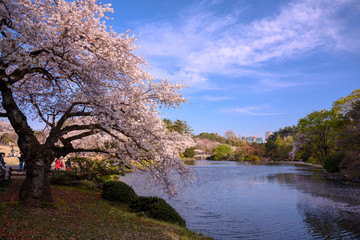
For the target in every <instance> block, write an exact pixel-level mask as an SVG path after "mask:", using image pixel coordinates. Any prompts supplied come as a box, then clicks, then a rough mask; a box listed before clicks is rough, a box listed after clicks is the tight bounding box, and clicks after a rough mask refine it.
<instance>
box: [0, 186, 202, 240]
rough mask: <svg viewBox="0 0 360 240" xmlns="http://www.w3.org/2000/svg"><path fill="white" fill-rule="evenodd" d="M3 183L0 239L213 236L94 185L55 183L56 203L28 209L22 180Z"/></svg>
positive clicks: (0, 203)
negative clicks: (107, 196) (131, 206)
mask: <svg viewBox="0 0 360 240" xmlns="http://www.w3.org/2000/svg"><path fill="white" fill-rule="evenodd" d="M0 184H1V185H2V186H1V187H0V225H1V228H0V239H209V238H205V237H203V236H202V235H197V234H195V233H193V232H191V231H189V230H187V229H186V228H183V227H180V226H177V225H173V224H169V223H164V222H160V221H157V220H154V219H149V218H147V217H146V216H145V214H134V213H131V212H130V211H129V210H128V208H127V206H126V205H119V204H115V203H112V202H108V201H105V200H103V199H102V198H101V192H100V191H98V190H95V189H92V188H85V187H72V186H52V193H53V197H54V203H49V204H44V205H43V206H42V207H41V208H35V209H25V208H23V207H22V205H21V204H20V202H19V198H18V192H19V188H20V185H21V180H12V182H11V183H10V184H9V183H8V184H4V183H0Z"/></svg>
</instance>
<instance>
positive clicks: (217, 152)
mask: <svg viewBox="0 0 360 240" xmlns="http://www.w3.org/2000/svg"><path fill="white" fill-rule="evenodd" d="M213 151H214V159H215V160H223V159H227V158H228V157H229V156H233V155H234V149H233V148H232V147H231V146H229V145H226V144H219V145H217V146H216V147H215V148H214V150H213Z"/></svg>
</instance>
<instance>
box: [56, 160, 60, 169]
mask: <svg viewBox="0 0 360 240" xmlns="http://www.w3.org/2000/svg"><path fill="white" fill-rule="evenodd" d="M60 163H61V160H60V158H57V159H56V160H55V170H60Z"/></svg>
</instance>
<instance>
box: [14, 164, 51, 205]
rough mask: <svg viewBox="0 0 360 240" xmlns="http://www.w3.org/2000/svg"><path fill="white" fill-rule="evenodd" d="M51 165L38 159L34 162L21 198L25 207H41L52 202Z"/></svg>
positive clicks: (29, 169) (29, 170) (30, 167)
mask: <svg viewBox="0 0 360 240" xmlns="http://www.w3.org/2000/svg"><path fill="white" fill-rule="evenodd" d="M50 167H51V165H50V164H46V163H44V161H43V160H41V159H38V160H35V161H32V163H30V166H28V170H27V172H26V179H25V181H24V182H23V184H22V186H21V189H20V192H19V197H20V200H22V202H23V204H24V205H25V206H39V205H41V204H42V203H44V202H52V201H53V198H52V196H51V188H50V182H49V174H50Z"/></svg>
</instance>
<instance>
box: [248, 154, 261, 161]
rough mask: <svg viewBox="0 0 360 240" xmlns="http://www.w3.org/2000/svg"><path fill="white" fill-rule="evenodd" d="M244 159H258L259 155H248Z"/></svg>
mask: <svg viewBox="0 0 360 240" xmlns="http://www.w3.org/2000/svg"><path fill="white" fill-rule="evenodd" d="M246 161H259V157H258V156H256V155H249V156H247V157H246Z"/></svg>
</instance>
